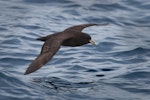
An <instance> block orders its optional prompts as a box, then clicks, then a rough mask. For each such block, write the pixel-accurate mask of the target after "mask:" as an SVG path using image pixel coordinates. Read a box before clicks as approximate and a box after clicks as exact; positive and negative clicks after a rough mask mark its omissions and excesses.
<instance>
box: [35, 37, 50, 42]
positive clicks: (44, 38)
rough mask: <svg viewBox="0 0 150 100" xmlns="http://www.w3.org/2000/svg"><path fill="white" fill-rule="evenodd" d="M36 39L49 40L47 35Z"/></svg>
mask: <svg viewBox="0 0 150 100" xmlns="http://www.w3.org/2000/svg"><path fill="white" fill-rule="evenodd" d="M36 40H40V41H46V40H47V37H40V38H37V39H36Z"/></svg>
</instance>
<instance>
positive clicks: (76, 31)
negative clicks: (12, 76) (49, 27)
mask: <svg viewBox="0 0 150 100" xmlns="http://www.w3.org/2000/svg"><path fill="white" fill-rule="evenodd" d="M94 25H99V24H81V25H76V26H72V27H69V28H67V29H65V30H64V31H62V32H58V33H55V34H50V35H47V36H45V37H40V38H37V40H41V41H44V42H45V43H44V45H43V47H42V50H41V53H40V54H39V55H38V56H37V58H36V59H35V60H34V61H33V62H32V63H31V64H30V65H29V67H28V68H27V70H26V72H25V73H24V75H26V74H30V73H32V72H35V71H36V70H38V69H40V68H41V67H42V66H43V65H45V64H46V63H47V62H48V61H49V60H51V59H52V57H53V56H54V54H55V53H56V52H57V51H58V50H59V48H60V46H61V45H62V46H71V47H76V46H81V45H84V44H87V43H91V44H93V45H95V43H94V42H93V41H92V40H91V36H90V35H88V34H86V33H83V32H81V31H82V30H83V29H84V28H86V27H89V26H94ZM101 25H106V24H101Z"/></svg>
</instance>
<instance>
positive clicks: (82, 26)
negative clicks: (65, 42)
mask: <svg viewBox="0 0 150 100" xmlns="http://www.w3.org/2000/svg"><path fill="white" fill-rule="evenodd" d="M94 25H108V23H104V24H81V25H76V26H72V27H69V28H67V29H65V31H67V30H69V31H71V30H75V31H79V32H81V31H82V30H83V29H84V28H86V27H89V26H94Z"/></svg>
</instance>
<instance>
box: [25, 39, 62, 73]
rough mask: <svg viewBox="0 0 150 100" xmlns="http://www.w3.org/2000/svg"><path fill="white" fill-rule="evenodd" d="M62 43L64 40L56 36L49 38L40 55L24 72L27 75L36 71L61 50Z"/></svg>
mask: <svg viewBox="0 0 150 100" xmlns="http://www.w3.org/2000/svg"><path fill="white" fill-rule="evenodd" d="M61 43H62V40H59V39H56V38H51V39H48V40H47V41H46V42H45V43H44V45H43V47H42V50H41V53H40V54H39V56H38V57H37V58H36V59H35V60H34V61H33V62H32V63H31V64H30V65H29V67H28V68H27V70H26V72H25V73H24V74H25V75H26V74H30V73H32V72H35V71H36V70H38V69H40V68H41V67H42V66H43V65H45V64H46V63H47V62H48V61H49V60H51V58H52V57H53V56H54V54H55V53H56V52H57V51H58V50H59V48H60V46H61Z"/></svg>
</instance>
